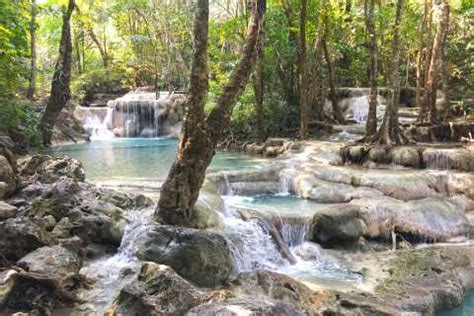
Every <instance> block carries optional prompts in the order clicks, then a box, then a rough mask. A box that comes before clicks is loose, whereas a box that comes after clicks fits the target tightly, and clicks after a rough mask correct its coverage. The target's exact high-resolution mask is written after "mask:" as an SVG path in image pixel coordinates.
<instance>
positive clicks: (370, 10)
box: [365, 0, 377, 138]
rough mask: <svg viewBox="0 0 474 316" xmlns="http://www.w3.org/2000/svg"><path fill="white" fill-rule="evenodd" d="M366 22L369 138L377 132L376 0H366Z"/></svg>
mask: <svg viewBox="0 0 474 316" xmlns="http://www.w3.org/2000/svg"><path fill="white" fill-rule="evenodd" d="M366 7H367V10H366V15H365V23H366V28H367V47H368V51H369V58H370V68H369V112H368V114H367V124H366V127H365V136H366V137H367V138H368V137H370V136H372V135H374V134H375V133H376V132H377V38H376V33H375V17H374V10H375V0H366Z"/></svg>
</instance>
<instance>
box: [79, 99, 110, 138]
mask: <svg viewBox="0 0 474 316" xmlns="http://www.w3.org/2000/svg"><path fill="white" fill-rule="evenodd" d="M76 115H77V116H78V117H79V119H80V120H81V121H82V123H83V125H84V129H85V130H86V132H87V134H89V135H90V136H91V138H92V139H110V138H113V137H114V133H113V132H112V119H113V109H111V108H107V107H105V108H104V107H89V108H86V107H79V108H78V109H76Z"/></svg>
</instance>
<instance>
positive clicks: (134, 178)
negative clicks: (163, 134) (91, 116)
mask: <svg viewBox="0 0 474 316" xmlns="http://www.w3.org/2000/svg"><path fill="white" fill-rule="evenodd" d="M176 144H177V142H176V140H174V139H171V138H154V139H149V138H148V139H141V138H133V139H111V140H96V141H92V142H91V143H84V144H74V145H63V146H57V147H54V148H52V149H51V151H50V153H51V154H53V155H58V156H60V155H68V156H70V157H72V158H76V159H79V160H80V161H81V162H82V163H83V166H84V169H85V172H86V177H87V180H88V181H90V182H93V183H97V184H100V185H105V186H108V187H111V188H116V189H125V190H130V191H135V192H136V191H139V192H142V193H150V196H152V197H156V196H157V194H158V193H157V192H156V191H158V190H159V187H160V185H161V183H162V181H163V180H164V179H165V177H166V175H167V172H168V169H169V167H170V166H171V164H172V161H173V159H174V157H175V153H176ZM266 162H267V160H265V159H262V158H255V157H251V156H247V155H244V154H239V153H227V152H219V153H218V154H217V155H216V156H215V157H214V159H213V162H212V164H211V166H210V168H209V170H210V171H220V170H235V169H242V170H244V169H256V168H262V167H263V166H264V164H265V163H266ZM224 200H225V203H226V207H225V210H226V211H225V213H224V214H221V217H222V223H223V225H222V229H221V230H222V231H221V233H222V234H223V235H224V236H225V237H226V238H227V239H228V240H229V242H230V245H231V252H232V254H233V257H234V261H235V263H236V271H235V274H237V273H240V272H246V271H253V270H256V269H262V268H264V269H269V270H273V271H277V272H280V273H284V274H287V275H290V276H293V277H295V278H297V279H299V280H301V281H303V282H306V283H311V282H315V281H320V280H325V281H326V282H332V281H333V282H337V283H341V282H342V283H348V284H352V283H360V282H362V276H361V274H359V273H357V272H352V271H350V270H349V269H348V268H346V267H344V266H342V265H341V264H340V263H338V262H337V261H336V260H334V259H332V258H326V257H325V255H324V251H323V249H322V248H321V247H320V246H319V245H317V244H315V243H312V242H309V237H310V236H309V234H310V225H309V220H306V221H305V219H304V215H303V218H302V220H301V221H299V222H298V223H293V222H286V220H285V218H286V217H285V214H289V213H295V212H298V213H302V214H305V213H306V214H309V215H311V212H312V211H315V210H317V209H318V207H319V205H318V204H317V203H315V202H311V201H308V200H302V199H299V198H297V197H295V196H291V195H289V194H287V193H284V194H276V195H265V196H254V197H248V196H237V195H230V196H224ZM239 208H251V209H258V210H259V212H261V213H262V214H265V215H268V216H276V217H277V218H278V219H279V225H278V226H279V231H280V235H281V236H282V239H283V242H284V244H285V246H286V247H287V248H288V250H289V252H290V253H291V255H292V256H293V258H294V262H293V263H291V262H290V261H289V260H288V258H285V257H284V256H283V255H282V254H281V253H280V251H279V250H278V249H277V246H276V244H275V242H274V240H273V239H272V235H271V233H270V232H269V231H268V229H267V226H266V224H265V219H264V218H261V219H259V220H256V219H253V218H251V219H248V220H243V219H242V218H241V216H239V214H238V209H239ZM153 211H154V210H153V208H148V209H145V210H141V211H133V210H132V211H130V212H129V213H128V214H127V218H128V220H129V223H128V224H127V227H126V228H125V233H124V237H123V239H122V243H121V245H120V247H119V249H118V251H117V253H116V254H114V255H111V256H109V257H102V258H100V259H97V260H96V261H91V262H87V263H86V264H85V265H84V267H83V269H82V270H81V273H82V274H84V275H87V276H89V277H93V278H95V279H97V280H98V281H97V282H96V283H95V284H94V286H93V288H92V289H90V290H87V291H84V292H83V293H82V295H81V296H82V298H84V299H85V301H87V302H88V303H87V305H84V306H82V307H81V308H82V309H84V311H91V310H92V311H94V312H103V311H105V309H106V307H107V306H108V305H109V304H110V303H111V302H112V301H113V299H114V298H115V297H116V295H117V294H118V293H119V291H120V289H121V288H122V287H123V286H124V285H125V284H126V283H127V282H129V281H130V280H131V279H132V278H133V276H134V275H135V273H136V272H137V270H138V269H139V267H140V262H139V261H138V259H137V258H136V257H135V255H134V253H135V250H136V249H135V241H136V240H138V238H140V236H142V235H143V233H145V232H146V230H147V229H148V228H149V227H150V225H148V223H150V222H151V218H152V214H153ZM306 217H307V218H308V219H310V218H311V217H310V216H307V215H306ZM262 221H263V224H262Z"/></svg>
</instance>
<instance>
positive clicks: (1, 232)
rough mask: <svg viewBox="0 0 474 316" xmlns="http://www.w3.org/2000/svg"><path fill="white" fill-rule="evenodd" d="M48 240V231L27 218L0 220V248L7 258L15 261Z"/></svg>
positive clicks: (45, 243)
mask: <svg viewBox="0 0 474 316" xmlns="http://www.w3.org/2000/svg"><path fill="white" fill-rule="evenodd" d="M49 241H50V236H49V233H48V232H46V231H44V230H43V229H42V228H41V227H40V226H38V225H37V224H35V223H34V222H33V221H31V220H30V219H28V218H9V219H7V220H5V221H0V250H1V253H2V255H3V256H4V257H5V258H6V259H7V260H12V261H16V260H18V259H20V258H21V257H23V256H24V255H26V254H27V253H29V252H31V251H33V250H35V249H37V248H39V247H42V246H44V245H47V244H48V243H49Z"/></svg>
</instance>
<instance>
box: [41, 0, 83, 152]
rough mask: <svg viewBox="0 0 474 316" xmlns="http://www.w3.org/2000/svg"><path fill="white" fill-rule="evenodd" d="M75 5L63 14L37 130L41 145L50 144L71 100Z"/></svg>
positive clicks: (70, 2)
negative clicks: (49, 82)
mask: <svg viewBox="0 0 474 316" xmlns="http://www.w3.org/2000/svg"><path fill="white" fill-rule="evenodd" d="M75 6H76V4H75V2H74V0H69V4H68V6H67V8H66V10H65V11H64V12H63V25H62V30H61V40H60V43H59V56H58V60H57V62H56V66H55V68H54V75H53V81H52V83H51V94H50V96H49V100H48V104H47V105H46V110H45V111H44V113H43V116H42V118H41V121H40V123H39V128H40V130H41V132H42V137H43V144H44V145H45V146H48V145H50V144H51V138H52V135H53V128H54V125H55V124H56V121H57V118H58V116H59V113H61V110H62V109H63V108H64V106H65V105H66V104H67V102H68V101H69V99H70V98H71V91H70V87H69V83H70V81H71V59H72V58H71V57H72V43H71V15H72V12H73V11H74V8H75Z"/></svg>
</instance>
